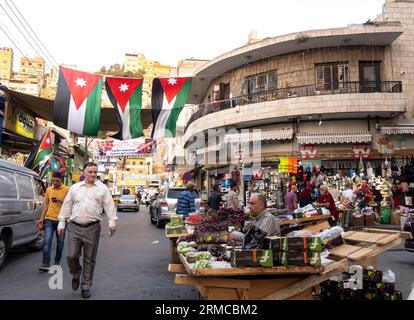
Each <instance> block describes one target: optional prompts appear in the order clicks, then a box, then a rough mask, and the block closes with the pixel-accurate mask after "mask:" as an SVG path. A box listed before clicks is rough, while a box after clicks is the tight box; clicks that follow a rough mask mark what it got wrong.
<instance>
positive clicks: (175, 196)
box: [167, 189, 200, 199]
mask: <svg viewBox="0 0 414 320" xmlns="http://www.w3.org/2000/svg"><path fill="white" fill-rule="evenodd" d="M184 190H185V189H169V190H168V194H167V198H169V199H178V196H179V195H180V193H181V192H182V191H184ZM194 192H195V194H196V198H199V197H200V196H199V195H198V191H197V190H194Z"/></svg>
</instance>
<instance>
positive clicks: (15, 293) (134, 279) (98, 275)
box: [0, 206, 197, 300]
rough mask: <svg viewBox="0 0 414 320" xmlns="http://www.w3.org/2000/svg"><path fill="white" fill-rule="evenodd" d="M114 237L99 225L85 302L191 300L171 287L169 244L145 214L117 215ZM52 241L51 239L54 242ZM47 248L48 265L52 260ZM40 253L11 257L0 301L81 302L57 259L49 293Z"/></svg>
mask: <svg viewBox="0 0 414 320" xmlns="http://www.w3.org/2000/svg"><path fill="white" fill-rule="evenodd" d="M118 217H119V220H118V225H117V233H116V234H115V235H114V236H113V237H112V238H109V236H108V234H107V233H106V226H107V223H106V221H105V223H103V224H102V226H105V228H102V232H101V239H100V243H99V251H98V256H97V263H96V267H95V275H94V281H93V285H92V288H91V299H111V300H112V299H126V300H131V299H139V300H141V299H142V300H143V299H171V300H175V299H179V300H182V299H183V300H184V299H197V292H196V290H195V288H193V287H190V286H182V285H176V284H175V283H174V274H172V273H170V272H168V270H167V268H168V263H169V258H170V249H169V240H168V239H167V238H165V236H164V229H157V228H156V227H155V226H153V225H151V224H150V219H149V214H148V210H147V208H146V207H145V206H141V210H140V212H138V213H135V212H118ZM54 242H55V239H54ZM54 248H55V247H54V246H53V247H52V253H53V255H52V261H53V258H54ZM41 257H42V254H41V252H33V253H28V252H27V251H26V250H25V249H19V250H16V251H15V252H11V253H10V255H9V257H8V261H7V262H6V265H5V266H4V267H3V269H2V270H1V271H0V299H18V300H20V299H30V300H31V299H47V300H53V299H64V300H68V299H82V297H81V296H80V290H78V291H77V292H74V291H72V286H71V281H72V277H71V275H70V273H69V271H68V267H67V265H66V263H65V260H64V259H63V257H66V248H65V249H64V252H63V257H62V262H63V263H62V268H63V288H62V289H61V290H60V289H55V290H51V289H50V288H49V279H50V277H51V276H52V274H48V273H39V272H38V271H37V268H38V267H39V266H40V264H41Z"/></svg>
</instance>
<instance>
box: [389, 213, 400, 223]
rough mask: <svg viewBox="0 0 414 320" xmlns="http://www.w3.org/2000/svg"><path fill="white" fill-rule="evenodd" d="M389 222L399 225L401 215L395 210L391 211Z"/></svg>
mask: <svg viewBox="0 0 414 320" xmlns="http://www.w3.org/2000/svg"><path fill="white" fill-rule="evenodd" d="M391 224H393V225H396V226H399V225H401V216H400V214H399V213H398V212H396V211H392V212H391Z"/></svg>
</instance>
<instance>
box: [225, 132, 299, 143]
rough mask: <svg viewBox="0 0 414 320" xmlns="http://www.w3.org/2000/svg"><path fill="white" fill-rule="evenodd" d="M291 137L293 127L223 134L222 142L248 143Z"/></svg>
mask: <svg viewBox="0 0 414 320" xmlns="http://www.w3.org/2000/svg"><path fill="white" fill-rule="evenodd" d="M292 137H293V129H279V130H269V131H264V130H262V131H259V132H255V131H254V132H243V133H232V134H226V135H225V136H224V143H248V142H255V141H264V140H289V139H292Z"/></svg>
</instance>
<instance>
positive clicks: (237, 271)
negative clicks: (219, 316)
mask: <svg viewBox="0 0 414 320" xmlns="http://www.w3.org/2000/svg"><path fill="white" fill-rule="evenodd" d="M343 239H344V242H345V243H344V244H343V245H340V246H338V247H335V248H333V249H331V250H329V252H330V255H329V259H331V260H333V262H332V263H330V264H328V265H325V266H322V267H295V266H287V267H272V268H221V269H214V268H205V269H194V264H190V263H188V262H187V259H186V258H185V257H184V256H183V255H181V254H180V255H179V258H180V261H181V263H182V264H170V265H169V268H168V270H169V271H170V272H173V273H176V275H175V283H177V284H183V285H193V286H196V287H197V289H198V291H199V293H200V296H201V297H202V298H203V299H209V300H210V299H218V300H246V299H266V300H284V299H289V300H290V299H300V300H306V299H313V295H312V287H313V286H316V285H319V284H320V283H321V282H323V281H325V280H328V279H329V278H331V277H333V276H335V275H338V274H340V273H342V272H344V271H347V270H348V269H349V267H350V266H352V265H361V266H363V267H367V266H370V265H371V266H374V267H375V266H376V256H377V255H379V254H381V253H383V252H385V251H387V250H389V249H391V248H393V247H395V246H398V245H399V244H400V243H401V234H400V233H395V232H387V230H370V229H367V230H366V231H364V232H362V231H358V232H356V231H350V232H346V233H345V234H344V235H343Z"/></svg>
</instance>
